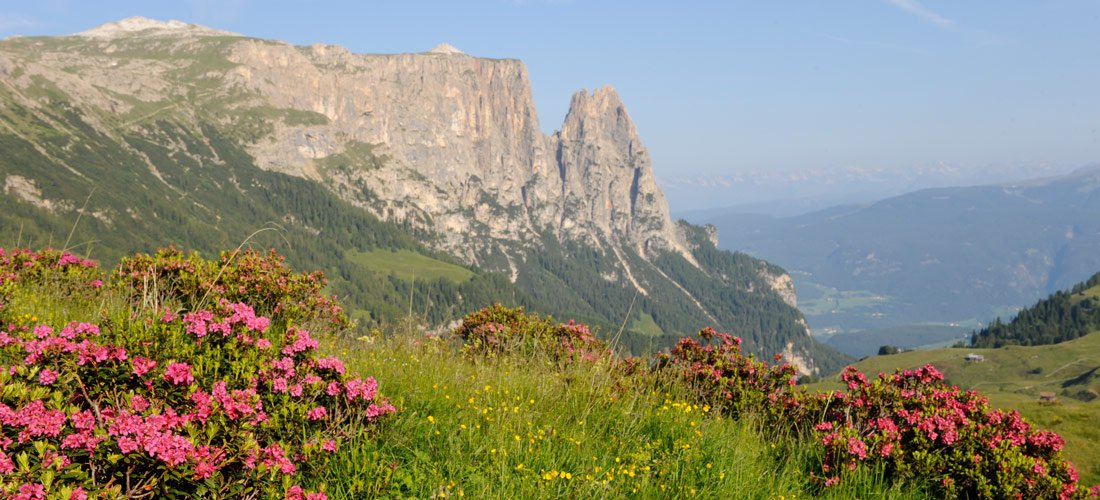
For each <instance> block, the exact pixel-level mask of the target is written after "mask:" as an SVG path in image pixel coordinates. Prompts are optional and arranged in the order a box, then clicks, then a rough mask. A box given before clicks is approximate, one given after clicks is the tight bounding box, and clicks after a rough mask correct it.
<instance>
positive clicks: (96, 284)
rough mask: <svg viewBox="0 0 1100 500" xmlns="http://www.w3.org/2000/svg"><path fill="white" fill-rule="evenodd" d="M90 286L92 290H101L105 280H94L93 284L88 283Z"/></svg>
mask: <svg viewBox="0 0 1100 500" xmlns="http://www.w3.org/2000/svg"><path fill="white" fill-rule="evenodd" d="M88 284H89V285H91V286H92V288H99V287H101V286H103V280H101V279H94V280H92V282H91V283H88Z"/></svg>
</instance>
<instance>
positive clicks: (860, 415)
mask: <svg viewBox="0 0 1100 500" xmlns="http://www.w3.org/2000/svg"><path fill="white" fill-rule="evenodd" d="M0 257H3V259H0V264H3V267H2V268H0V271H3V274H2V276H3V278H4V281H3V282H0V285H2V286H0V299H2V302H3V307H0V320H2V321H0V323H2V324H3V328H4V332H0V346H2V347H3V349H2V350H0V352H3V354H4V356H3V357H2V359H0V361H2V363H0V374H7V376H6V378H4V377H0V378H3V379H4V380H0V384H3V389H4V390H3V391H0V392H2V394H0V397H2V398H3V404H4V405H7V406H4V407H0V417H2V418H0V420H3V422H2V423H3V426H0V432H2V433H3V435H4V436H6V437H7V439H0V441H2V442H3V443H6V445H4V444H2V443H0V449H3V448H4V446H8V447H9V448H7V449H5V450H4V451H0V489H2V490H3V492H5V493H14V492H16V491H18V492H19V493H20V494H23V493H25V492H26V493H28V494H29V495H31V496H26V498H47V497H48V498H55V497H56V498H76V499H78V500H79V499H82V498H123V497H125V498H140V497H144V496H147V495H148V494H152V495H157V496H181V497H182V496H187V497H204V498H225V497H242V498H286V499H294V500H299V499H301V500H326V499H327V498H446V497H452V498H453V497H465V496H470V497H474V498H484V497H487V498H505V497H506V498H514V497H520V498H530V497H534V498H539V497H548V498H560V497H565V498H581V497H598V498H623V497H637V498H668V497H677V498H679V497H700V498H799V497H807V496H815V497H824V498H868V497H874V498H922V497H928V496H932V495H935V494H940V495H944V494H946V495H950V496H954V495H956V494H958V495H962V496H971V497H981V498H1004V497H1006V496H1009V497H1011V496H1012V494H1022V493H1026V494H1025V495H1024V496H1025V497H1031V498H1040V497H1042V498H1046V497H1052V498H1053V497H1058V496H1059V493H1060V494H1061V496H1063V497H1067V498H1089V497H1095V496H1096V492H1095V491H1093V492H1088V491H1085V490H1084V489H1083V487H1082V486H1081V485H1080V484H1078V483H1077V481H1076V473H1075V472H1074V471H1073V470H1072V467H1069V466H1068V465H1067V464H1066V463H1065V461H1064V457H1063V456H1062V455H1061V452H1060V449H1061V439H1060V438H1059V437H1058V436H1057V435H1055V434H1053V433H1049V432H1046V431H1040V430H1035V429H1033V428H1032V427H1031V426H1030V425H1029V424H1027V423H1026V422H1023V421H1021V420H1019V419H1018V418H1017V417H1016V416H1015V415H1006V414H1001V413H999V412H990V411H988V407H987V406H986V404H985V402H984V401H985V400H984V399H982V398H980V397H978V396H976V395H970V394H961V393H959V392H958V391H957V390H955V389H954V388H950V387H947V386H944V385H943V384H942V383H940V382H939V381H941V380H942V378H943V377H942V375H941V374H940V373H939V372H937V371H936V370H935V369H934V368H932V367H924V368H921V369H919V370H916V371H914V372H912V373H905V374H897V375H896V376H894V377H890V378H886V379H883V380H879V381H875V382H873V383H872V382H869V381H868V380H867V379H866V378H865V377H863V375H861V374H859V373H858V372H851V371H849V372H846V374H845V377H844V378H845V382H846V383H847V390H846V391H839V392H836V393H831V394H820V395H819V394H812V393H806V392H804V391H802V390H801V389H800V388H797V387H795V385H794V383H795V380H794V379H793V378H792V377H793V375H794V373H795V372H794V368H792V367H790V366H789V365H783V364H777V365H774V366H768V365H767V364H766V363H762V362H759V361H756V360H754V358H753V357H752V356H746V355H742V353H741V351H740V339H737V338H734V337H732V336H730V335H727V334H722V333H718V332H715V331H714V330H713V329H709V328H705V329H703V330H702V331H700V332H699V337H700V338H701V339H702V340H703V342H702V343H700V342H698V341H696V340H694V339H688V338H686V339H682V340H681V341H680V342H679V343H678V344H677V346H676V348H674V349H672V350H671V351H670V352H669V353H665V354H663V355H659V356H657V357H655V358H652V359H650V360H640V359H624V358H620V357H617V356H615V355H614V354H613V350H611V349H609V348H608V345H607V344H605V343H604V342H602V341H600V340H598V339H596V337H595V336H593V335H592V333H591V332H590V331H589V330H588V329H587V327H585V326H584V325H580V324H574V323H573V322H568V323H556V322H554V321H552V320H550V319H546V318H539V317H538V316H535V315H530V314H525V313H523V311H522V310H516V309H507V308H504V307H501V306H495V307H488V308H485V309H482V310H480V311H478V312H475V313H471V314H470V315H468V316H467V317H466V318H465V320H464V321H463V323H462V324H461V325H460V326H459V327H458V328H456V329H455V330H454V331H452V332H449V333H445V334H443V335H442V337H437V336H432V335H427V334H425V333H424V331H423V329H421V328H417V327H415V326H398V327H396V328H394V329H393V330H392V331H389V332H385V333H383V332H377V331H373V332H369V333H367V332H362V331H357V330H356V328H355V327H354V325H353V324H351V323H350V322H349V321H348V320H347V317H346V316H345V315H344V314H343V312H342V310H341V309H340V307H339V305H338V304H336V303H334V302H332V301H331V300H330V299H329V298H328V297H325V296H323V295H322V287H323V279H322V278H321V277H320V275H318V274H313V273H310V274H298V273H294V272H293V271H292V270H290V269H288V268H286V267H285V266H284V265H283V264H282V260H281V259H279V258H278V256H276V255H273V254H261V253H256V252H246V253H243V254H240V255H236V254H234V255H232V256H223V260H222V262H220V263H218V262H211V261H205V260H202V259H201V258H199V257H198V256H196V255H193V254H192V255H185V254H181V253H178V252H161V253H158V254H156V255H137V256H135V257H133V258H131V259H127V260H125V261H124V262H123V263H122V264H120V267H119V269H118V270H117V271H115V272H113V273H111V274H110V275H106V274H103V273H102V272H101V271H100V270H99V269H98V268H97V267H96V266H95V264H94V263H92V262H91V261H84V260H81V259H79V258H77V257H75V256H72V255H71V254H66V253H62V252H56V251H45V252H42V253H36V252H30V251H17V252H14V253H11V254H8V255H5V254H0ZM212 297H213V298H212ZM249 304H255V305H256V307H255V308H253V307H252V306H250V305H249ZM307 328H308V331H307ZM310 331H312V332H313V334H312V335H311V334H310V333H309V332H310ZM364 334H365V335H364ZM317 340H320V341H321V343H320V344H318V342H317ZM318 351H319V352H318ZM341 360H343V361H342V362H341ZM345 368H346V369H347V371H346V372H345ZM360 374H362V375H363V376H364V377H365V378H364V377H361V376H360ZM192 375H193V376H192ZM74 381H75V382H74ZM74 383H75V384H76V386H77V387H79V389H80V390H79V391H75V392H74V391H73V390H72V387H73V384H74ZM206 387H210V388H211V389H210V390H209V391H207V390H206V389H205V388H206ZM9 389H11V390H9ZM391 404H392V405H391ZM710 405H714V406H715V407H711V406H710ZM100 408H103V409H105V411H102V412H100V411H99V410H100ZM15 438H18V441H16V440H15ZM27 438H29V439H31V441H28V440H27ZM81 439H83V441H80V440H81ZM77 441H80V442H77ZM88 443H91V444H88ZM169 452H170V453H169ZM8 453H11V456H9V455H8ZM12 457H14V463H13V458H12ZM70 459H71V460H70ZM87 471H90V474H88V473H86V472H87ZM97 471H98V472H99V473H98V475H97ZM132 477H133V478H135V479H136V480H137V482H136V483H135V482H132V481H131V478H132ZM146 485H147V486H146ZM150 488H151V489H150ZM956 488H958V489H956ZM24 490H25V491H24ZM146 490H148V491H146ZM78 492H79V493H80V495H77V493H78ZM38 493H41V495H38ZM69 493H72V494H71V495H70V494H69Z"/></svg>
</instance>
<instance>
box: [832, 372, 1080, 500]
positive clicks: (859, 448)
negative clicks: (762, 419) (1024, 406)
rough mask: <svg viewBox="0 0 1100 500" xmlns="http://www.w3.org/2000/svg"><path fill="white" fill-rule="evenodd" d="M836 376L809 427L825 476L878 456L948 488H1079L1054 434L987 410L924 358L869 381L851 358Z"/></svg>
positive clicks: (1074, 493)
mask: <svg viewBox="0 0 1100 500" xmlns="http://www.w3.org/2000/svg"><path fill="white" fill-rule="evenodd" d="M843 380H844V382H845V383H846V384H847V388H848V390H847V391H845V392H837V393H835V394H833V395H832V396H831V397H830V398H829V399H828V400H827V401H826V402H825V404H824V412H823V415H824V418H823V419H822V421H821V422H818V423H817V424H816V426H815V429H816V430H817V432H818V433H819V435H821V442H822V444H824V446H825V449H826V451H827V452H826V455H825V463H824V464H823V466H822V470H823V472H824V474H825V476H824V477H823V480H824V481H825V484H826V485H830V484H835V483H836V482H837V481H839V480H840V478H841V476H842V475H843V474H844V473H845V472H846V471H850V470H854V469H855V468H856V467H859V466H861V465H862V464H874V463H879V464H883V465H885V467H886V470H888V471H890V472H891V473H893V474H896V475H897V476H900V477H904V478H928V479H934V480H935V484H936V486H937V487H938V488H939V489H940V492H941V493H942V494H944V495H945V496H950V497H962V498H1012V497H1014V496H1015V497H1021V496H1022V497H1023V498H1077V497H1084V496H1086V494H1087V493H1086V491H1085V489H1084V488H1082V487H1079V486H1078V485H1077V479H1078V477H1077V472H1076V470H1074V468H1073V465H1072V464H1070V463H1069V462H1068V461H1066V459H1065V457H1064V456H1063V454H1062V453H1061V450H1062V446H1063V444H1064V442H1063V440H1062V438H1061V437H1060V436H1058V434H1056V433H1054V432H1049V431H1040V430H1036V429H1034V428H1032V426H1031V425H1030V424H1029V423H1028V422H1026V421H1025V420H1024V419H1022V418H1021V417H1020V414H1019V413H1018V412H1016V411H1012V412H1008V413H1006V412H1003V411H1000V410H991V409H990V408H989V403H988V400H987V399H986V398H984V397H982V396H980V395H978V394H977V393H976V392H974V391H967V392H962V391H960V390H959V388H958V387H948V386H947V385H945V384H944V383H943V375H942V374H940V372H939V371H937V370H936V369H935V367H933V366H931V365H928V366H925V367H923V368H920V369H917V370H905V371H899V372H897V373H895V374H893V375H889V376H887V375H884V374H880V375H879V376H878V378H877V380H875V381H874V382H870V381H868V380H867V378H866V377H865V376H863V374H861V373H859V372H858V371H856V370H855V369H854V368H851V367H849V368H848V370H846V371H845V372H844V374H843Z"/></svg>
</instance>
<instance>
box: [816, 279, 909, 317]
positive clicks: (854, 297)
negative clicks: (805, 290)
mask: <svg viewBox="0 0 1100 500" xmlns="http://www.w3.org/2000/svg"><path fill="white" fill-rule="evenodd" d="M810 285H811V286H812V287H813V289H814V290H813V291H812V292H811V293H809V294H807V296H808V297H811V298H808V299H800V300H799V302H800V304H799V305H800V306H801V309H802V310H803V311H804V312H805V313H806V314H808V315H814V316H819V315H823V314H838V313H843V312H853V311H858V310H863V311H865V312H867V313H868V314H870V313H872V312H874V311H875V310H876V309H878V308H881V307H882V306H883V305H885V304H887V303H889V302H890V301H891V298H890V297H887V296H884V295H880V294H876V293H874V292H869V291H866V290H837V289H836V288H831V287H827V286H824V285H819V284H816V283H811V284H810Z"/></svg>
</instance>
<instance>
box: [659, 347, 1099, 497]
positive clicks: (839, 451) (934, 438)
mask: <svg viewBox="0 0 1100 500" xmlns="http://www.w3.org/2000/svg"><path fill="white" fill-rule="evenodd" d="M699 336H700V337H701V338H702V340H703V342H702V343H700V342H698V341H696V340H694V339H691V338H684V339H681V340H680V342H679V343H678V344H677V345H676V347H675V348H674V349H672V351H671V352H670V353H668V354H662V355H661V356H660V357H659V362H658V364H657V369H658V370H666V371H671V372H672V373H673V374H674V375H675V376H677V377H678V378H680V379H682V380H685V381H687V382H689V383H691V384H692V387H693V388H694V389H695V391H696V394H697V396H698V397H699V398H700V399H701V400H703V401H705V402H707V403H709V404H711V405H713V406H714V407H715V408H719V409H721V410H722V411H723V412H724V413H726V414H729V415H733V416H743V415H755V416H758V417H762V420H763V421H764V422H767V423H768V424H770V426H771V427H772V428H773V432H783V430H792V431H793V432H794V433H795V434H796V435H798V434H801V435H804V436H807V435H808V436H814V437H815V438H816V439H817V442H818V443H820V445H821V446H822V452H823V459H822V463H821V464H820V470H819V471H817V473H815V477H816V478H817V479H818V481H819V482H820V484H821V485H822V486H824V487H826V488H828V487H832V486H834V485H836V484H838V483H839V482H840V481H841V480H842V478H843V477H844V476H845V475H846V474H849V473H851V472H852V471H855V470H856V469H857V468H859V467H877V468H881V469H882V470H884V471H885V472H886V473H887V474H889V475H891V476H892V477H893V478H895V479H899V480H907V479H917V480H930V481H932V485H931V486H932V487H933V489H934V491H937V492H938V493H940V494H942V495H944V496H945V497H963V498H1013V497H1015V498H1084V497H1086V496H1089V495H1090V492H1089V491H1087V490H1086V489H1085V488H1083V487H1082V486H1079V485H1078V484H1077V480H1078V476H1077V472H1076V470H1075V469H1074V468H1073V465H1072V464H1070V463H1069V462H1068V461H1067V460H1066V459H1065V457H1064V455H1063V454H1062V452H1061V450H1062V445H1063V441H1062V438H1061V437H1060V436H1058V435H1057V434H1056V433H1053V432H1049V431H1040V430H1036V429H1034V428H1032V426H1031V425H1030V424H1029V423H1027V422H1026V421H1025V420H1023V419H1022V418H1021V417H1020V415H1019V413H1017V412H1010V413H1006V412H1002V411H999V410H991V409H990V408H989V404H988V401H987V400H986V399H985V398H984V397H981V396H979V395H978V394H977V393H975V392H973V391H970V392H962V391H960V390H959V389H958V388H957V387H949V386H947V385H946V384H944V382H943V375H942V374H940V373H939V372H938V371H936V369H935V368H934V367H932V366H931V365H929V366H926V367H923V368H921V369H918V370H907V371H899V372H898V373H895V374H894V375H891V376H886V375H881V374H880V375H879V377H878V379H877V380H876V381H874V382H870V381H868V380H867V378H866V377H865V376H864V375H863V374H862V373H859V372H858V371H857V370H855V369H854V368H852V367H849V368H848V369H847V370H846V371H845V372H844V374H843V381H844V382H845V383H846V384H847V390H846V391H837V392H835V393H831V394H809V393H807V392H805V391H804V390H802V389H800V388H795V387H792V386H793V384H794V380H795V378H794V377H795V371H794V369H793V368H792V367H790V366H788V365H778V366H768V364H767V363H764V362H760V361H756V360H755V359H754V358H753V356H752V355H748V356H745V355H743V354H742V353H741V350H740V344H741V342H740V339H738V338H736V337H732V336H730V335H728V334H722V333H717V332H715V331H714V330H713V329H710V328H707V329H704V330H702V331H701V332H700V333H699ZM779 359H780V358H779V357H778V356H777V357H776V361H779ZM818 474H820V475H818Z"/></svg>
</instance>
